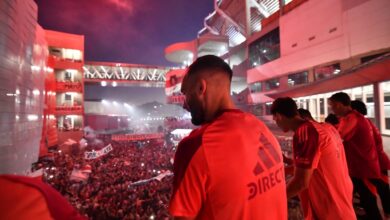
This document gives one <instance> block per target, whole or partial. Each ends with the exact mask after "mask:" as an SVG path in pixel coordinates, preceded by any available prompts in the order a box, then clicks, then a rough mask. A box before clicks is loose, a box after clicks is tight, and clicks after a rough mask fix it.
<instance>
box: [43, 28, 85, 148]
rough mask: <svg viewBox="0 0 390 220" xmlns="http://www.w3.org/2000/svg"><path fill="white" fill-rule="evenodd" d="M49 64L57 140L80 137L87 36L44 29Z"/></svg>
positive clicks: (82, 121) (61, 141)
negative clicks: (52, 79) (52, 78)
mask: <svg viewBox="0 0 390 220" xmlns="http://www.w3.org/2000/svg"><path fill="white" fill-rule="evenodd" d="M45 36H46V41H47V44H48V51H49V58H48V60H49V62H48V63H49V65H50V67H51V68H52V70H53V74H54V78H55V81H54V87H55V91H54V93H53V95H54V96H55V109H54V113H53V115H54V117H55V121H56V127H57V129H58V143H59V144H61V143H63V142H64V141H66V140H67V139H73V140H76V141H78V140H80V139H81V138H82V135H83V131H82V128H83V124H84V119H83V115H84V108H83V106H84V83H83V66H84V36H82V35H75V34H69V33H63V32H57V31H50V30H46V31H45Z"/></svg>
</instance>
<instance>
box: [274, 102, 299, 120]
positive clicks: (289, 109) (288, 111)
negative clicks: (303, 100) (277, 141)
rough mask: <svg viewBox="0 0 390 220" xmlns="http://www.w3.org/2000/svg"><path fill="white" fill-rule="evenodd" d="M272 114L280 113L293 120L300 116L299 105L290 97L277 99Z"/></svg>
mask: <svg viewBox="0 0 390 220" xmlns="http://www.w3.org/2000/svg"><path fill="white" fill-rule="evenodd" d="M271 113H272V114H273V115H275V114H276V113H279V114H281V115H284V116H286V117H287V118H293V117H295V116H296V115H298V107H297V103H295V101H294V100H293V99H292V98H290V97H282V98H277V99H276V100H275V101H274V102H273V103H272V106H271Z"/></svg>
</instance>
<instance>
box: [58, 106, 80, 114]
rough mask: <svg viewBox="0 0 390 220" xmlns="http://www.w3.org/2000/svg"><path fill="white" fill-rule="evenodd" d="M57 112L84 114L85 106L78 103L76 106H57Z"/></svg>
mask: <svg viewBox="0 0 390 220" xmlns="http://www.w3.org/2000/svg"><path fill="white" fill-rule="evenodd" d="M56 113H57V114H64V115H74V114H82V113H83V107H82V106H81V105H76V106H57V107H56Z"/></svg>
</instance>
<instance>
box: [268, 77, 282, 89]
mask: <svg viewBox="0 0 390 220" xmlns="http://www.w3.org/2000/svg"><path fill="white" fill-rule="evenodd" d="M279 85H280V83H279V79H270V80H267V81H265V90H266V91H269V90H273V89H277V88H279Z"/></svg>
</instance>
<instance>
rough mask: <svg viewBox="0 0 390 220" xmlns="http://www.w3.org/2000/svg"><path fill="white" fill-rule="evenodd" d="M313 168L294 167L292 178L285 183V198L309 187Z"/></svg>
mask: <svg viewBox="0 0 390 220" xmlns="http://www.w3.org/2000/svg"><path fill="white" fill-rule="evenodd" d="M312 174H313V169H311V168H309V169H305V168H300V167H296V168H295V173H294V177H293V179H292V180H291V181H290V182H289V183H288V184H287V198H288V199H290V198H292V197H294V196H296V195H298V193H300V192H301V191H303V190H305V189H306V188H307V187H309V183H310V178H311V176H312Z"/></svg>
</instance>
